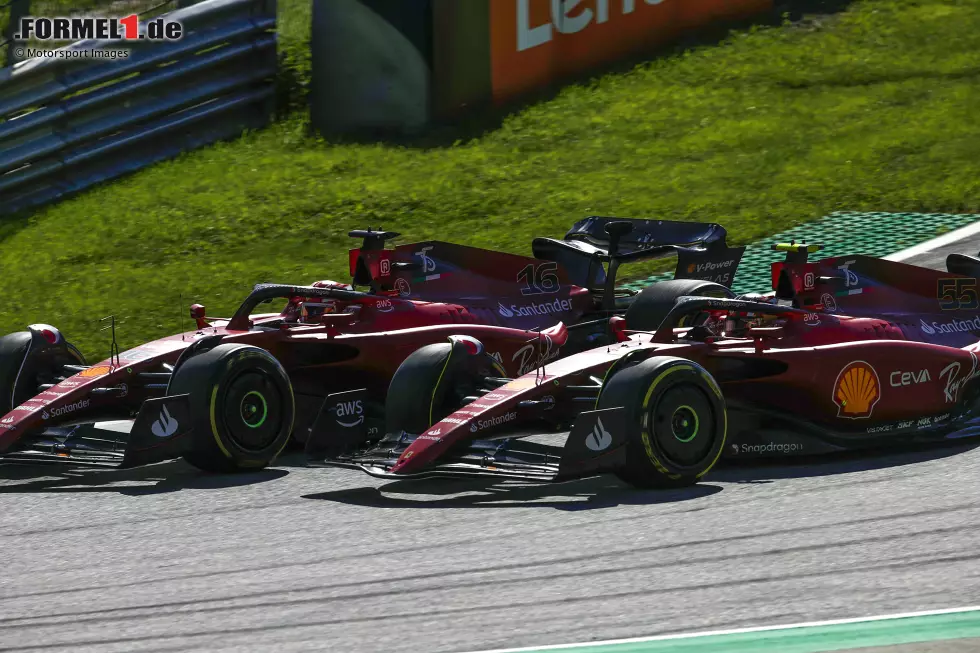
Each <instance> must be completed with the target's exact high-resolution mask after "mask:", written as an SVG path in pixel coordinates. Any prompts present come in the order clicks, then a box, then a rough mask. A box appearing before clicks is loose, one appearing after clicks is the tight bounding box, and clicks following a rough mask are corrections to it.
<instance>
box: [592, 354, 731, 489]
mask: <svg viewBox="0 0 980 653" xmlns="http://www.w3.org/2000/svg"><path fill="white" fill-rule="evenodd" d="M619 406H622V407H624V408H625V409H626V425H627V426H626V428H627V429H628V433H627V443H626V465H625V466H624V467H623V468H622V469H620V470H619V471H618V472H617V475H618V476H619V477H620V478H621V479H622V480H624V481H626V482H627V483H629V484H631V485H634V486H636V487H640V488H676V487H684V486H688V485H693V484H695V483H697V482H698V480H699V479H700V478H701V477H702V476H704V475H705V474H707V473H708V471H710V470H711V468H712V467H714V465H715V463H716V462H718V458H719V457H720V456H721V452H722V450H723V449H724V447H725V437H726V435H727V430H728V417H727V414H726V410H725V400H724V398H723V396H722V394H721V389H720V388H719V387H718V384H717V383H716V382H715V380H714V379H713V378H712V377H711V375H710V374H708V372H707V371H706V370H705V369H704V368H702V367H701V366H700V365H698V364H697V363H694V362H693V361H689V360H686V359H683V358H675V357H672V356H656V357H654V358H648V359H646V360H644V361H642V362H640V363H638V364H635V365H632V366H630V367H626V368H625V369H621V370H619V371H617V372H615V373H613V374H612V375H611V376H610V377H609V378H608V379H607V380H606V382H605V384H604V385H603V388H602V390H601V392H600V393H599V400H598V402H597V405H596V408H598V409H602V408H615V407H619Z"/></svg>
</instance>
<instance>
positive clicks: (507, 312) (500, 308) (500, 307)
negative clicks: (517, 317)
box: [497, 302, 514, 317]
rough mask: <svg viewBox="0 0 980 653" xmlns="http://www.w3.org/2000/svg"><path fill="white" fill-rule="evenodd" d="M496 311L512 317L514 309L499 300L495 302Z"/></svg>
mask: <svg viewBox="0 0 980 653" xmlns="http://www.w3.org/2000/svg"><path fill="white" fill-rule="evenodd" d="M497 307H498V308H497V312H498V313H500V314H501V315H502V316H504V317H514V311H512V310H510V309H509V308H507V307H506V306H504V305H503V304H501V303H500V302H497Z"/></svg>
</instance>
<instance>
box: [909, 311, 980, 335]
mask: <svg viewBox="0 0 980 653" xmlns="http://www.w3.org/2000/svg"><path fill="white" fill-rule="evenodd" d="M919 328H920V329H922V333H924V334H926V335H929V336H931V335H933V334H936V333H974V332H976V331H980V315H978V316H976V317H973V318H971V319H969V320H950V321H949V322H932V323H929V324H927V323H926V321H925V320H923V319H921V318H920V319H919Z"/></svg>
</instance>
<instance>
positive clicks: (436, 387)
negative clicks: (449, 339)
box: [429, 344, 455, 426]
mask: <svg viewBox="0 0 980 653" xmlns="http://www.w3.org/2000/svg"><path fill="white" fill-rule="evenodd" d="M453 349H455V347H453V346H452V345H451V344H450V345H449V356H447V357H446V363H445V364H444V365H443V366H442V370H441V371H440V372H439V378H438V379H436V384H435V385H434V386H433V387H432V399H430V400H429V426H432V424H433V422H432V413H433V412H434V411H435V409H436V392H438V391H439V384H440V383H442V377H443V376H445V374H446V370H447V369H449V361H451V360H452V359H453Z"/></svg>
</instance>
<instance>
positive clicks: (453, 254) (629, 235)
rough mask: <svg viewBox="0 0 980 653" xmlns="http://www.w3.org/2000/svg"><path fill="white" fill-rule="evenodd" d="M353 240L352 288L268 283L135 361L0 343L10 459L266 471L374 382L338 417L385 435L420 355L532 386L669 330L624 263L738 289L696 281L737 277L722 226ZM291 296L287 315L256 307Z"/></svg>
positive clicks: (608, 221) (624, 223) (5, 451)
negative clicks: (564, 362) (615, 330)
mask: <svg viewBox="0 0 980 653" xmlns="http://www.w3.org/2000/svg"><path fill="white" fill-rule="evenodd" d="M351 235H352V236H354V237H357V238H361V239H363V243H362V246H361V247H360V248H359V249H355V250H353V251H352V252H351V253H350V267H351V273H352V275H353V283H352V284H340V283H334V282H321V283H317V284H314V285H312V286H294V285H279V284H262V285H259V286H256V287H255V289H254V290H253V291H252V292H251V293H250V294H249V295H248V297H247V298H246V299H245V301H244V302H243V303H242V304H241V306H240V307H239V309H238V310H237V311H236V312H235V314H234V315H233V316H231V317H230V318H208V317H207V316H206V315H205V311H204V307H202V306H194V307H192V312H191V314H192V317H193V318H194V319H195V320H196V323H197V326H196V328H195V329H194V330H192V331H190V332H187V333H182V334H177V335H175V336H169V337H166V338H162V339H160V340H156V341H153V342H148V343H145V344H143V345H141V346H139V347H136V348H134V349H130V350H128V351H123V352H118V351H117V349H116V347H115V338H114V337H113V341H112V347H111V351H112V354H111V355H110V357H109V358H107V359H105V360H103V361H101V362H99V363H97V364H96V365H92V366H89V365H87V364H86V363H85V361H84V359H83V358H82V356H81V354H80V353H79V352H78V350H77V349H75V348H74V347H72V346H71V345H70V344H69V343H68V342H67V341H66V339H65V337H64V336H63V334H62V333H61V332H60V331H59V330H58V329H56V328H54V327H52V326H49V325H45V324H36V325H32V326H30V327H29V328H28V330H27V331H25V332H21V333H15V334H10V335H8V336H5V337H4V338H0V460H6V461H55V462H73V463H89V464H121V465H124V466H131V465H138V464H145V463H149V462H154V461H159V460H166V459H168V458H175V457H179V456H183V457H185V458H186V459H187V460H189V461H190V462H192V463H193V464H195V465H197V466H198V467H201V468H203V469H208V470H216V471H230V470H235V469H251V468H256V467H261V466H263V465H266V464H268V463H269V462H270V461H271V460H272V459H274V457H275V456H276V455H277V454H278V453H279V451H280V450H282V448H283V447H284V446H285V444H286V443H287V441H288V440H289V439H290V438H291V437H294V438H296V439H297V440H299V441H301V442H302V441H304V440H306V439H307V438H308V435H309V434H310V433H311V432H315V431H316V429H317V424H318V423H325V422H324V421H323V420H322V419H321V414H322V412H323V408H324V405H325V403H324V400H325V397H326V396H327V395H329V394H331V393H338V392H344V391H347V390H357V389H359V388H365V389H366V390H367V393H366V394H364V395H363V396H359V397H358V398H357V399H351V400H350V401H347V402H343V403H342V405H341V407H340V410H341V412H342V414H339V413H338V415H339V417H340V418H341V420H342V421H343V422H344V423H346V424H352V425H358V426H363V427H364V428H365V429H366V434H367V435H371V434H374V433H375V432H377V433H379V434H380V429H381V428H382V426H383V420H382V418H383V404H382V401H383V399H384V396H385V392H386V390H387V388H388V384H389V381H390V380H391V376H392V374H393V373H394V372H395V370H396V369H397V368H398V365H399V364H400V363H401V362H402V361H403V360H404V359H405V358H406V357H407V356H408V355H409V354H411V353H412V352H413V351H415V350H416V349H418V348H419V347H421V346H423V345H426V344H430V343H433V342H442V341H445V339H446V338H447V337H448V336H450V335H452V336H458V337H459V339H460V342H461V343H463V342H476V341H477V340H478V341H479V342H481V343H483V345H485V346H486V347H489V348H490V350H491V351H492V352H493V354H494V356H493V357H488V358H487V360H486V363H487V366H488V367H487V368H486V370H484V372H487V373H490V372H492V373H493V374H495V375H498V376H506V375H508V374H509V375H512V376H518V375H520V374H523V373H525V372H527V371H528V370H530V369H533V368H534V367H535V366H537V365H538V364H540V363H542V362H546V361H550V360H554V359H556V358H558V357H559V356H560V355H565V354H568V353H571V352H574V351H576V350H582V349H587V348H589V347H592V346H595V344H598V343H600V342H605V341H608V339H609V338H610V334H609V333H608V330H607V318H608V316H610V315H616V314H629V315H631V316H633V317H632V318H631V319H634V320H636V321H638V322H639V323H647V324H649V325H650V326H652V327H655V326H656V325H657V324H659V320H660V318H661V317H662V315H659V314H658V313H657V304H658V300H657V294H656V291H655V290H653V291H652V292H647V291H644V292H640V293H636V292H626V291H618V290H617V289H616V288H615V278H616V271H617V269H618V267H619V265H620V264H622V263H624V262H629V261H636V260H642V259H648V258H655V257H659V256H664V255H666V254H670V253H676V254H677V256H678V275H679V276H681V277H691V278H693V280H689V281H688V283H690V284H693V285H694V286H696V287H698V288H702V287H703V289H704V291H705V292H711V293H714V292H719V291H718V289H719V288H720V289H721V290H720V292H721V294H722V295H730V294H731V293H730V291H728V290H727V288H724V287H721V286H718V285H717V284H713V283H710V282H705V281H698V280H697V279H698V278H702V277H705V278H712V279H720V280H722V281H723V282H730V280H731V278H732V276H733V275H734V273H735V269H736V267H737V265H738V261H739V258H740V257H741V253H742V250H741V249H739V248H735V249H733V248H729V247H727V246H726V245H725V230H724V229H723V228H721V227H720V226H718V225H714V224H701V223H678V222H667V221H656V220H626V219H612V218H598V217H593V218H588V219H586V220H583V221H581V222H579V223H576V224H575V225H574V226H573V227H572V229H571V230H570V231H569V233H568V234H567V235H566V237H565V239H564V240H555V239H548V238H539V239H536V240H535V241H534V243H533V249H534V252H535V254H536V255H537V258H532V257H525V256H516V255H511V254H505V253H501V252H493V251H489V250H484V249H478V248H473V247H465V246H462V245H453V244H450V243H443V242H438V241H429V242H423V243H414V244H411V245H403V246H400V247H396V248H394V249H386V248H385V242H386V241H388V240H390V239H391V238H393V237H394V236H397V234H394V233H390V232H384V231H371V230H367V231H355V232H352V233H351ZM355 287H360V288H362V289H355ZM650 289H655V286H651V288H650ZM650 289H648V290H650ZM276 300H278V301H280V302H282V303H284V304H285V308H283V309H282V310H281V311H277V312H273V313H254V311H255V310H256V309H257V308H258V307H259V306H260V305H261V304H263V303H266V302H270V301H276ZM461 346H462V345H461ZM341 444H343V443H341Z"/></svg>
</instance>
